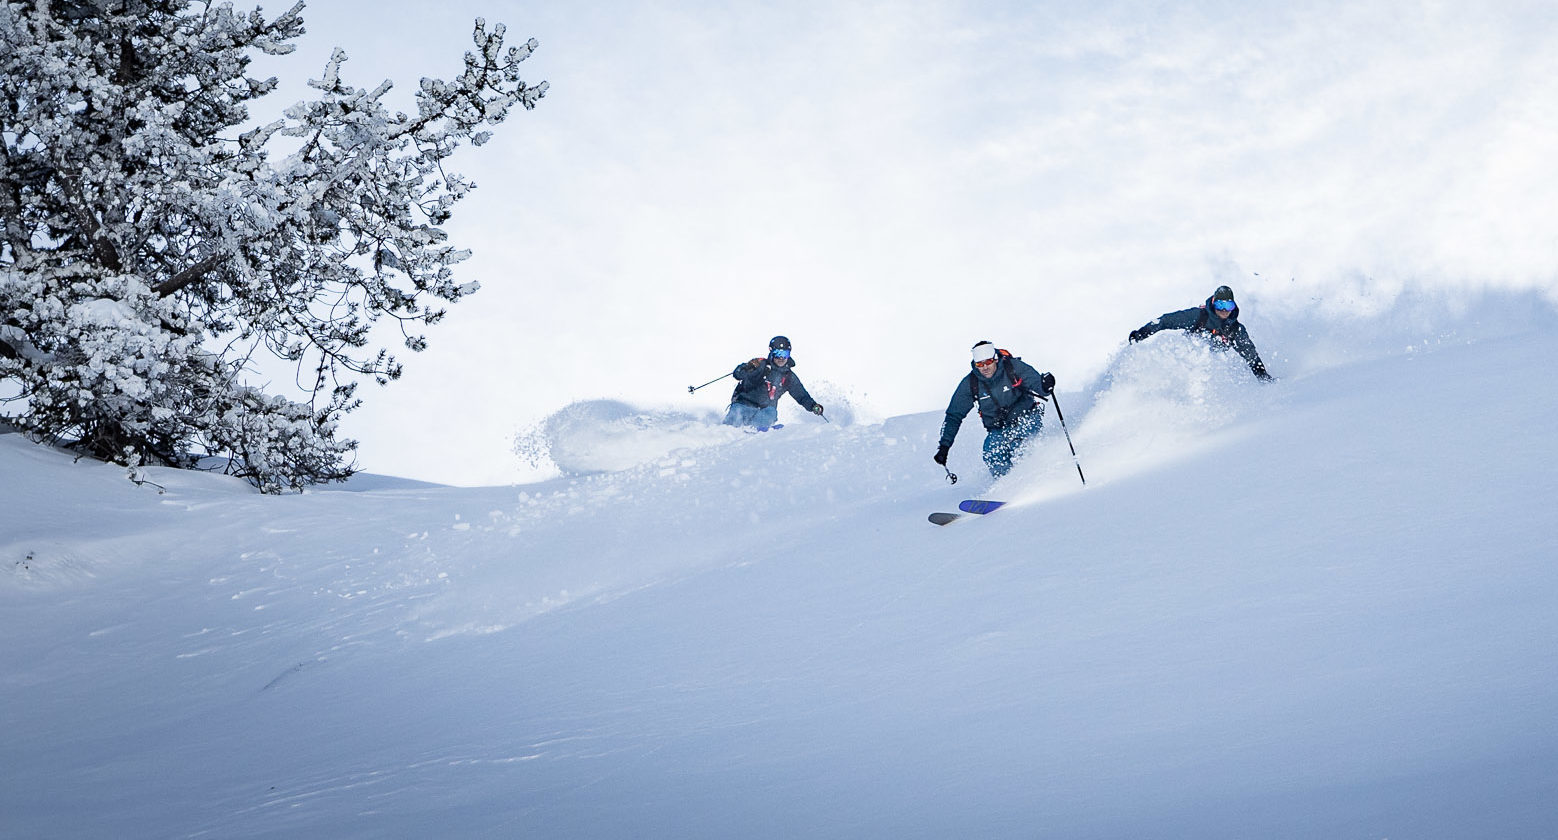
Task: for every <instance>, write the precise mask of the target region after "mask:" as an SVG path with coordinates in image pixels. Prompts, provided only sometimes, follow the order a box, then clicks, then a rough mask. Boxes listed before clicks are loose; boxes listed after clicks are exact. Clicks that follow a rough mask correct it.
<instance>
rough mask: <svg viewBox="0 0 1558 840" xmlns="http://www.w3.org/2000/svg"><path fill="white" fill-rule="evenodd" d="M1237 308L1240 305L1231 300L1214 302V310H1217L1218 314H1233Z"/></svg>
mask: <svg viewBox="0 0 1558 840" xmlns="http://www.w3.org/2000/svg"><path fill="white" fill-rule="evenodd" d="M1235 306H1238V304H1237V303H1234V302H1233V301H1231V300H1214V301H1212V308H1213V309H1215V310H1217V311H1218V312H1232V311H1233V309H1234V307H1235Z"/></svg>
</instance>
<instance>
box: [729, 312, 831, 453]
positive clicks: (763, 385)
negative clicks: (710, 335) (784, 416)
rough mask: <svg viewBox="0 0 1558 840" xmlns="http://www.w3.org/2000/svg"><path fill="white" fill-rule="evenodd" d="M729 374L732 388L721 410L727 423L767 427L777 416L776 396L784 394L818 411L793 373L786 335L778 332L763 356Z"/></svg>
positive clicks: (759, 429) (820, 412)
mask: <svg viewBox="0 0 1558 840" xmlns="http://www.w3.org/2000/svg"><path fill="white" fill-rule="evenodd" d="M730 375H731V376H734V377H735V378H736V390H735V391H734V392H733V393H731V395H730V408H729V410H727V411H726V412H725V425H727V426H756V427H757V428H758V431H767V430H768V428H769V427H770V426H772V425H774V423H776V422H778V420H779V405H778V404H779V398H780V397H781V396H783V395H785V394H789V395H790V397H791V398H793V399H794V400H795V401H796V402H798V403H800V404H801V408H804V409H806V410H807V411H810V412H811V413H812V414H818V415H820V414H822V404H821V403H819V402H817V401H816V400H814V399H812V398H811V394H808V393H806V386H805V385H802V384H801V378H800V377H799V376H796V375H795V360H794V359H792V358H790V339H788V338H785V337H784V336H782V335H776V336H774V337H773V339H772V340H770V341H769V342H768V357H767V358H762V357H759V358H756V359H752V360H750V361H746V362H742V363H741V364H739V365H736V369H735V370H733V371H731V372H730Z"/></svg>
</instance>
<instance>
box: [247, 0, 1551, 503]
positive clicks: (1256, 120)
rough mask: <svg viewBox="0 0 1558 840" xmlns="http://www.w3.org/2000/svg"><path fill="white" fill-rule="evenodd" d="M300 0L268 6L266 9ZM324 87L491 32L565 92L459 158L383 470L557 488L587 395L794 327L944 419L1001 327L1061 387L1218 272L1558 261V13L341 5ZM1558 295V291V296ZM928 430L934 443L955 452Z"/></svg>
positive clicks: (289, 70) (1299, 293)
mask: <svg viewBox="0 0 1558 840" xmlns="http://www.w3.org/2000/svg"><path fill="white" fill-rule="evenodd" d="M283 8H284V6H282V5H277V6H275V7H269V6H267V7H266V13H267V14H271V15H274V14H276V13H279V12H280V11H282V10H283ZM304 14H305V19H306V21H307V23H308V30H309V32H308V35H306V36H305V37H304V38H303V39H302V41H301V42H300V44H299V50H298V52H297V53H296V54H295V55H294V56H292V57H290V58H288V59H286V60H284V61H282V62H280V63H278V64H276V65H274V67H275V69H274V71H272V72H278V73H279V74H280V75H281V76H282V77H283V79H284V81H286V82H287V85H286V86H285V87H284V88H283V90H282V91H281V92H279V93H278V94H277V95H275V96H272V97H270V98H269V99H268V100H265V101H264V102H262V103H261V105H260V106H258V107H257V108H256V115H257V116H263V115H265V113H266V108H267V105H269V106H270V107H271V108H273V109H274V110H275V111H277V112H279V111H280V109H281V108H282V107H283V106H284V105H286V104H289V103H290V102H292V101H295V100H297V99H300V98H304V97H306V96H307V95H308V90H307V88H305V87H304V86H303V80H304V79H305V78H306V77H317V76H318V74H319V70H320V68H322V67H323V65H324V62H325V60H326V59H327V58H328V56H329V53H330V50H331V48H332V47H335V46H339V47H341V48H343V49H344V50H346V52H347V54H348V56H349V57H350V61H349V62H348V63H347V65H346V66H345V68H344V69H343V71H342V77H343V79H345V80H346V81H347V82H348V83H351V84H354V85H356V86H359V87H364V86H370V87H371V86H372V85H374V84H377V83H378V82H379V81H382V80H383V79H385V78H389V79H393V80H394V81H395V82H396V85H397V87H396V95H398V96H401V97H404V98H405V101H406V103H407V104H408V105H409V102H410V96H411V93H412V91H413V90H414V89H415V86H416V82H417V80H418V78H420V77H422V76H438V77H442V78H449V77H451V76H453V75H455V74H456V72H457V70H458V66H459V60H460V56H461V54H462V53H463V52H464V51H465V50H466V49H467V48H468V47H469V44H470V30H471V26H472V22H473V20H474V19H475V18H476V17H478V16H480V17H484V18H485V19H486V20H487V21H488V23H489V24H492V23H499V22H501V23H503V24H505V25H506V26H507V27H508V31H509V36H510V39H511V42H519V41H523V40H524V39H526V38H529V37H535V38H536V39H538V40H539V41H540V43H541V47H540V49H539V50H538V51H537V52H536V54H535V55H534V56H533V57H532V58H531V59H530V61H529V62H527V64H526V68H527V73H526V79H527V81H530V82H532V83H534V82H539V81H541V80H546V81H548V82H550V84H551V89H550V92H549V93H548V95H547V97H546V98H545V99H544V100H542V102H541V105H540V107H539V108H538V109H537V110H535V111H533V112H517V113H515V114H514V115H513V116H511V117H510V119H509V120H508V121H507V122H506V123H505V124H504V125H502V126H500V127H499V129H498V131H497V134H496V137H495V138H494V140H493V141H492V142H491V143H490V144H488V145H487V146H485V147H482V148H479V149H467V150H465V152H464V153H463V154H461V155H457V156H456V158H455V160H454V164H453V166H452V167H451V168H452V169H454V170H455V171H458V172H461V173H463V174H465V175H467V176H469V177H470V178H472V179H473V180H474V181H475V182H476V183H477V184H478V190H477V191H476V192H475V193H473V194H472V196H471V198H469V199H468V200H466V201H465V202H463V203H461V204H460V205H458V206H457V207H456V211H455V218H454V221H453V223H452V224H451V225H450V228H449V229H450V231H451V233H452V234H453V235H454V238H455V242H456V244H457V245H459V246H460V247H465V248H470V249H471V250H473V251H474V255H473V257H472V258H471V259H470V260H469V261H467V262H466V263H463V264H462V265H461V266H460V267H459V270H458V274H457V278H458V279H459V280H461V281H462V282H463V281H469V280H479V281H480V282H481V284H482V290H481V292H480V293H478V294H477V295H476V296H474V297H471V298H469V299H467V300H466V301H464V302H462V303H460V304H458V305H456V306H455V307H453V309H452V310H451V312H450V315H449V317H448V318H447V319H446V320H445V321H444V322H443V323H442V324H441V325H439V326H437V327H435V328H433V330H432V331H431V332H430V334H429V338H430V342H431V346H430V348H429V349H428V350H427V351H426V352H424V353H421V354H412V353H409V352H407V353H403V354H402V356H403V361H404V362H405V363H406V375H405V376H404V378H403V379H401V380H400V381H399V382H396V383H392V384H391V385H390V386H388V387H387V388H380V387H378V386H375V385H372V384H368V385H365V386H364V390H363V397H364V399H365V405H364V407H363V408H361V409H359V410H358V411H357V412H355V413H354V414H352V415H349V416H348V418H347V420H346V423H345V433H346V434H347V435H348V436H350V437H354V438H357V439H358V440H360V441H361V444H362V445H361V449H360V452H359V465H360V466H361V467H362V468H363V469H365V470H367V471H369V472H377V473H387V474H392V475H402V476H408V477H413V478H421V479H425V480H430V481H439V482H444V483H452V484H463V485H476V484H501V483H508V482H512V481H518V480H529V479H531V478H534V477H535V473H534V472H533V471H532V470H531V469H530V468H529V467H528V466H527V465H526V464H525V463H524V462H523V461H522V460H521V459H520V458H519V457H517V456H516V455H514V454H513V452H512V443H513V438H514V436H515V435H516V434H517V433H520V432H523V431H525V430H526V429H527V428H529V427H530V426H532V425H534V424H535V423H536V422H537V421H539V420H541V419H542V418H543V417H545V416H546V415H548V414H550V413H551V412H553V411H556V410H557V409H559V408H561V407H563V406H564V405H567V404H568V403H570V402H572V401H575V400H586V399H616V400H623V401H626V402H629V403H632V404H634V405H638V406H642V407H644V408H646V409H659V408H689V409H698V410H707V411H722V410H723V408H724V405H725V403H726V401H727V399H728V397H729V394H730V387H729V383H720V384H718V385H715V386H711V387H709V388H706V389H704V390H702V391H699V392H698V394H697V395H695V396H689V395H688V394H687V386H688V385H693V384H700V383H702V382H704V381H707V380H709V379H711V378H713V377H715V376H718V375H720V374H721V373H725V372H728V371H729V369H730V368H732V367H733V366H734V365H735V364H736V363H738V362H740V361H742V360H744V359H746V358H748V357H751V356H754V355H760V354H761V353H763V352H765V349H766V344H767V340H768V338H769V337H770V336H771V335H773V334H775V333H784V334H786V335H788V336H790V338H791V339H793V341H794V344H795V356H796V359H797V361H798V362H799V363H800V365H799V368H798V373H800V374H801V375H802V376H803V377H804V378H805V381H806V383H807V385H808V386H809V387H810V388H811V389H812V391H813V393H814V395H816V396H817V397H818V398H819V399H821V400H823V401H824V402H828V401H829V399H833V400H835V401H836V400H837V399H839V398H840V396H841V395H842V397H843V398H846V399H848V400H849V401H850V402H851V404H852V405H854V406H855V408H856V410H857V412H859V414H860V415H861V416H862V417H864V418H867V419H871V418H876V419H880V418H885V417H888V416H892V415H895V414H903V413H910V412H919V411H929V410H939V409H940V408H942V407H944V406H945V404H946V400H947V398H948V396H949V395H950V393H951V391H952V388H953V387H954V385H955V384H956V382H957V379H958V378H959V377H961V376H962V375H963V373H964V372H966V370H967V361H968V353H967V351H968V347H969V346H970V345H971V344H973V343H974V342H975V341H977V340H980V339H990V340H993V341H995V342H996V343H997V344H999V345H1002V346H1005V347H1008V348H1010V349H1012V350H1013V351H1014V352H1016V353H1018V354H1019V355H1022V356H1023V357H1025V358H1026V359H1027V360H1028V361H1030V362H1032V363H1034V365H1035V366H1036V367H1038V368H1039V369H1041V370H1046V369H1047V370H1052V371H1054V373H1055V375H1056V377H1057V379H1058V380H1059V385H1060V390H1061V391H1062V392H1064V391H1066V390H1067V389H1068V387H1080V386H1081V385H1082V384H1083V383H1084V382H1085V381H1086V380H1088V379H1090V378H1092V377H1094V376H1096V375H1097V374H1098V373H1099V372H1101V371H1102V369H1103V367H1104V366H1105V364H1106V363H1107V361H1108V358H1109V355H1110V354H1111V353H1112V352H1114V351H1115V350H1116V349H1118V347H1119V346H1120V345H1121V344H1123V342H1124V338H1125V334H1126V332H1128V331H1129V330H1130V329H1131V328H1133V327H1136V326H1139V325H1141V324H1142V323H1144V322H1145V321H1147V320H1150V319H1151V318H1153V317H1155V316H1157V315H1159V314H1161V313H1163V312H1165V311H1168V310H1172V309H1179V308H1183V307H1186V306H1190V305H1194V304H1196V303H1199V302H1200V301H1201V300H1202V299H1204V298H1205V297H1206V296H1207V295H1208V294H1209V293H1210V292H1211V290H1212V289H1213V288H1214V287H1215V286H1216V285H1218V284H1219V283H1228V284H1230V285H1232V286H1233V287H1234V288H1235V290H1236V291H1237V292H1238V295H1239V298H1240V302H1241V304H1242V306H1243V309H1244V320H1245V321H1246V323H1247V324H1248V326H1249V328H1250V330H1251V333H1252V336H1253V337H1254V338H1255V340H1256V341H1257V343H1259V344H1261V345H1262V346H1261V350H1262V353H1263V355H1265V357H1266V359H1267V360H1268V364H1269V365H1270V366H1271V368H1272V370H1273V372H1274V373H1276V374H1277V375H1278V376H1281V375H1282V374H1283V363H1282V358H1283V349H1282V348H1280V347H1273V346H1270V345H1269V344H1268V343H1262V342H1261V331H1260V330H1261V323H1262V320H1263V318H1266V319H1277V318H1282V317H1289V316H1291V314H1292V313H1293V312H1294V311H1295V310H1297V309H1299V308H1305V307H1308V308H1315V307H1319V308H1321V309H1322V311H1336V312H1343V311H1347V310H1348V309H1349V308H1353V309H1355V308H1356V307H1357V306H1358V305H1359V304H1358V303H1357V302H1358V300H1359V299H1360V296H1362V297H1365V298H1367V299H1368V300H1380V299H1386V298H1388V297H1389V295H1390V294H1391V293H1393V292H1395V291H1397V290H1399V289H1402V288H1411V287H1421V286H1428V287H1445V288H1460V287H1483V286H1495V287H1540V288H1546V289H1552V288H1553V287H1554V285H1555V274H1558V228H1555V226H1554V224H1553V219H1554V218H1555V217H1558V168H1555V166H1554V164H1553V154H1552V150H1553V149H1555V148H1558V106H1555V103H1558V6H1555V4H1553V3H1551V2H1529V3H1524V2H1493V3H1437V2H1404V1H1403V2H1334V3H1332V2H1322V3H1270V4H1259V3H1238V2H1203V3H1183V4H1181V3H1162V2H1104V3H1096V4H1094V3H1089V4H1081V3H1074V2H1057V3H1029V2H883V3H864V2H847V0H844V1H843V2H840V0H822V1H819V2H812V0H800V2H788V1H787V2H766V3H728V2H709V3H694V2H675V0H669V2H668V1H667V0H652V1H650V0H620V1H619V2H580V0H539V2H512V0H499V1H498V2H473V1H472V0H452V2H444V3H439V4H433V3H427V2H394V1H392V2H375V3H365V2H351V1H350V0H339V2H333V3H322V2H321V3H316V4H314V5H313V6H311V7H309V8H307V9H306V10H305V13H304ZM1550 294H1551V292H1550ZM928 455H929V453H927V457H928Z"/></svg>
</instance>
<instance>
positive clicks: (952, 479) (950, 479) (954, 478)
mask: <svg viewBox="0 0 1558 840" xmlns="http://www.w3.org/2000/svg"><path fill="white" fill-rule="evenodd" d="M941 468H942V469H944V470H946V471H947V483H948V484H957V483H958V474H957V473H955V472H953V471H952V468H951V467H948V466H947V465H946V464H942V465H941Z"/></svg>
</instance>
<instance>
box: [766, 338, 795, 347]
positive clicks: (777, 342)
mask: <svg viewBox="0 0 1558 840" xmlns="http://www.w3.org/2000/svg"><path fill="white" fill-rule="evenodd" d="M768 349H769V350H788V349H790V339H788V338H785V337H784V336H782V335H776V336H774V337H773V338H771V339H769V340H768Z"/></svg>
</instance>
